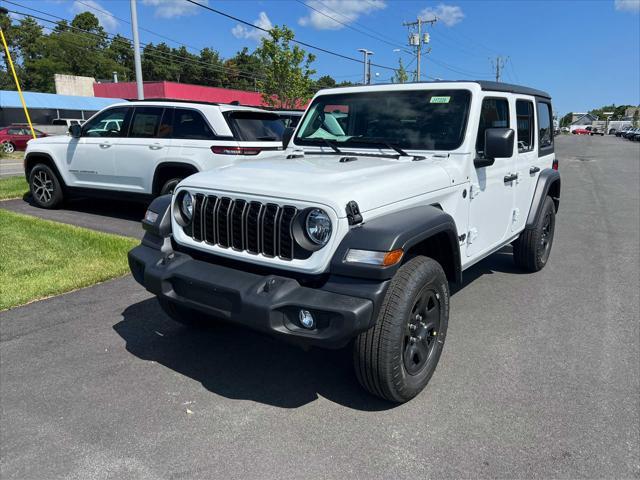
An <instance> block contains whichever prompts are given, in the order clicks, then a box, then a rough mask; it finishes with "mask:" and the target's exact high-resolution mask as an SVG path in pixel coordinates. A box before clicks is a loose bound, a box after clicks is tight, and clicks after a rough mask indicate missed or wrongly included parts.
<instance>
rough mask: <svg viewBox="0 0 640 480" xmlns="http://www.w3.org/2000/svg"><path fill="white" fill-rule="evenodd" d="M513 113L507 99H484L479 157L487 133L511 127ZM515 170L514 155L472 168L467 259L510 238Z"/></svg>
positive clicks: (479, 131)
mask: <svg viewBox="0 0 640 480" xmlns="http://www.w3.org/2000/svg"><path fill="white" fill-rule="evenodd" d="M510 110H511V109H510V104H509V100H508V98H507V97H506V96H505V97H493V96H492V97H485V98H484V99H483V100H482V109H481V112H480V122H479V125H478V132H477V137H476V156H478V157H483V156H484V134H485V130H487V129H488V128H512V127H511V125H512V120H511V116H510ZM514 150H515V149H514ZM514 170H515V156H514V155H513V154H512V155H511V157H507V158H496V159H495V161H494V162H493V164H492V165H489V166H485V167H480V168H474V169H473V171H472V173H471V184H472V185H471V193H470V195H469V197H470V205H469V232H468V234H467V249H466V253H467V256H469V257H476V256H482V255H483V254H484V253H486V252H489V251H491V250H492V249H494V248H495V247H496V246H498V245H500V244H501V243H502V242H503V241H504V240H505V238H507V237H508V235H509V233H510V229H509V226H510V224H511V215H512V210H513V205H514V201H515V188H514V185H513V182H512V181H511V180H510V179H511V178H513V175H514Z"/></svg>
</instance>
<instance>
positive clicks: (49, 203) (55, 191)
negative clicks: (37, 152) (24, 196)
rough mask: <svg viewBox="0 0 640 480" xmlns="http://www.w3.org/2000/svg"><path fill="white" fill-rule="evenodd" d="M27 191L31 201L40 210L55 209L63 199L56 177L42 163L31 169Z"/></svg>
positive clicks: (60, 186)
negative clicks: (29, 193)
mask: <svg viewBox="0 0 640 480" xmlns="http://www.w3.org/2000/svg"><path fill="white" fill-rule="evenodd" d="M29 190H30V191H31V197H32V198H33V201H34V202H35V203H36V205H38V206H39V207H41V208H47V209H53V208H57V207H58V206H60V204H61V203H62V200H63V197H64V195H63V192H62V185H61V184H60V180H59V179H58V176H57V175H56V174H55V172H54V171H53V170H52V169H51V168H50V167H49V166H48V165H45V164H43V163H39V164H37V165H36V166H35V167H33V168H32V169H31V173H30V174H29Z"/></svg>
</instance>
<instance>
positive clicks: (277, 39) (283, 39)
mask: <svg viewBox="0 0 640 480" xmlns="http://www.w3.org/2000/svg"><path fill="white" fill-rule="evenodd" d="M293 38H294V33H293V31H291V30H290V29H289V28H287V27H286V26H282V27H278V26H275V27H273V28H272V29H271V30H270V31H269V36H268V37H266V38H263V39H262V40H261V45H260V47H259V48H258V49H257V50H256V55H257V56H258V58H259V59H260V60H261V62H262V68H263V77H261V78H259V79H258V86H259V87H260V90H261V91H262V98H263V100H264V102H265V103H267V104H268V105H271V106H273V107H277V108H287V109H294V108H301V107H303V106H304V105H305V104H306V103H307V101H308V100H309V99H310V98H311V95H312V88H313V80H312V79H311V75H313V74H314V73H315V70H313V69H312V68H311V64H312V63H313V62H314V60H315V56H314V55H312V54H307V52H305V51H304V50H303V49H301V48H300V47H299V46H298V45H295V46H293V47H291V45H290V44H291V41H292V40H293Z"/></svg>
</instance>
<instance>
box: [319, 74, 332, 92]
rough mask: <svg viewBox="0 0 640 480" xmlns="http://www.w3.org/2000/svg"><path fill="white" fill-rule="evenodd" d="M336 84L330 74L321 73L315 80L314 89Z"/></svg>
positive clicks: (330, 86)
mask: <svg viewBox="0 0 640 480" xmlns="http://www.w3.org/2000/svg"><path fill="white" fill-rule="evenodd" d="M335 86H336V81H335V80H334V79H333V77H331V76H330V75H323V76H322V77H320V78H319V79H318V80H316V82H315V85H314V90H315V91H318V90H322V89H323V88H333V87H335Z"/></svg>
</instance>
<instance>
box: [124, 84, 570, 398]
mask: <svg viewBox="0 0 640 480" xmlns="http://www.w3.org/2000/svg"><path fill="white" fill-rule="evenodd" d="M552 118H553V117H552V110H551V100H550V97H549V95H548V94H547V93H544V92H541V91H538V90H533V89H530V88H525V87H519V86H515V85H507V84H502V83H491V82H435V83H415V84H404V85H376V86H363V87H347V88H335V89H329V90H323V91H321V92H319V93H318V94H317V95H316V96H315V97H314V99H313V101H312V102H311V104H310V106H309V108H308V109H307V111H306V113H305V115H304V118H303V119H302V121H301V122H300V125H299V126H298V127H297V129H296V131H295V134H293V132H287V133H288V134H287V135H286V138H285V140H284V142H285V143H284V144H285V146H287V149H286V151H285V152H283V153H282V154H281V155H280V156H278V157H277V158H272V159H267V160H263V161H255V162H254V161H247V162H242V163H238V164H236V165H233V166H230V167H228V168H220V169H214V170H210V171H208V172H203V173H199V174H196V175H193V176H191V177H189V178H187V179H185V180H183V181H182V182H181V183H180V184H179V185H178V187H177V189H176V191H175V192H174V194H173V196H168V195H167V196H163V197H159V198H158V199H156V200H155V201H154V202H153V203H152V204H151V205H150V207H149V210H148V211H147V213H146V217H145V219H144V220H143V226H144V228H145V229H146V233H145V236H144V239H143V241H142V244H141V245H140V246H138V247H136V248H134V249H133V250H132V251H131V252H130V253H129V264H130V267H131V271H132V272H133V275H134V277H135V279H136V280H137V281H138V282H140V283H141V284H142V285H144V286H145V287H146V288H147V289H148V290H149V291H150V292H152V293H154V294H156V295H157V296H158V298H159V300H160V304H161V306H162V308H163V309H164V310H165V312H167V313H168V314H169V315H170V316H171V317H172V318H174V319H175V320H177V321H179V322H182V323H185V324H194V323H200V322H206V321H208V320H209V319H210V318H211V317H217V318H220V319H224V320H227V321H231V322H234V323H238V324H241V325H245V326H248V327H251V328H254V329H257V330H261V331H263V332H268V333H270V334H272V335H274V336H278V337H281V338H283V339H289V340H290V341H293V342H296V343H298V344H302V345H306V346H309V345H315V346H321V347H329V348H339V347H343V346H345V345H347V344H349V343H350V342H351V341H352V340H354V341H353V349H354V357H353V358H354V362H355V370H356V373H357V376H358V378H359V380H360V382H361V383H362V385H363V386H364V387H365V388H366V389H367V390H369V391H370V392H371V393H373V394H375V395H378V396H380V397H383V398H386V399H388V400H390V401H394V402H405V401H407V400H409V399H411V398H413V397H414V396H415V395H417V394H418V393H419V392H420V391H421V390H422V389H423V388H424V387H425V385H426V384H427V382H428V381H429V379H430V378H431V376H432V375H433V372H434V370H435V368H436V365H437V363H438V360H439V358H440V355H441V353H442V348H443V346H444V341H445V337H446V333H447V323H448V318H449V284H450V283H451V284H455V283H460V282H461V279H462V272H463V270H465V269H467V268H469V267H470V266H471V265H473V264H474V263H476V262H478V261H479V260H481V259H482V258H484V257H486V256H487V255H490V254H491V253H493V252H495V251H496V250H498V249H500V248H502V247H504V246H505V245H508V244H510V243H511V244H513V252H514V259H515V262H516V263H517V264H518V265H519V266H521V267H522V268H524V269H526V270H529V271H537V270H540V269H541V268H543V267H544V265H545V263H546V262H547V260H548V258H549V253H550V250H551V245H552V242H553V234H554V226H555V215H556V211H557V209H558V202H559V197H560V176H559V173H558V171H557V162H556V159H555V155H554V145H553V124H552Z"/></svg>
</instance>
